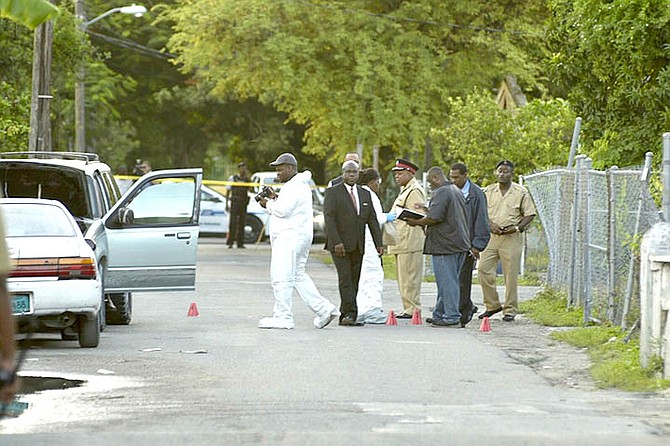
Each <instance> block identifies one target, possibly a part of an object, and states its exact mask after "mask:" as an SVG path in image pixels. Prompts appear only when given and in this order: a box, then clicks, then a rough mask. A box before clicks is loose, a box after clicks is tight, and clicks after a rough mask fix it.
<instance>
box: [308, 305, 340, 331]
mask: <svg viewBox="0 0 670 446" xmlns="http://www.w3.org/2000/svg"><path fill="white" fill-rule="evenodd" d="M339 315H340V312H339V311H337V308H335V305H333V306H332V307H331V308H330V310H329V311H328V313H325V314H324V315H322V316H319V315H318V314H317V315H316V317H315V318H314V326H315V327H316V328H324V327H325V326H326V325H328V324H330V323H331V322H332V321H333V319H335V318H336V317H338V316H339Z"/></svg>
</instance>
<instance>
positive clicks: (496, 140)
mask: <svg viewBox="0 0 670 446" xmlns="http://www.w3.org/2000/svg"><path fill="white" fill-rule="evenodd" d="M449 109H450V110H451V113H450V114H449V119H448V121H447V124H446V127H443V128H440V129H436V130H434V131H433V133H432V135H431V139H432V140H433V143H434V145H435V147H436V149H435V158H436V159H437V161H438V164H440V165H442V166H443V167H444V168H446V169H448V168H449V167H450V166H451V164H453V163H454V162H463V163H465V164H466V165H467V166H468V170H469V171H470V176H471V178H472V179H473V180H474V181H475V182H476V183H479V184H482V185H485V184H488V183H490V182H491V181H494V178H493V175H492V172H493V171H494V170H495V166H496V164H497V163H498V161H500V160H503V159H509V160H511V161H512V162H514V164H515V169H514V170H515V171H516V172H517V173H518V174H530V173H532V172H533V171H534V170H538V169H542V168H549V167H554V166H556V165H564V164H565V163H566V162H567V159H568V154H569V151H570V150H569V149H570V141H571V137H572V129H573V125H574V120H575V115H574V113H573V112H572V110H571V109H570V107H569V104H568V103H567V102H566V101H564V100H561V99H553V100H539V99H536V100H531V101H530V102H529V103H528V105H526V106H524V107H521V108H517V109H513V110H503V109H501V108H500V107H499V106H498V104H497V103H496V101H495V100H494V99H493V96H492V95H491V94H490V93H489V92H484V91H475V92H473V93H471V94H469V95H468V96H466V97H464V98H456V99H450V100H449Z"/></svg>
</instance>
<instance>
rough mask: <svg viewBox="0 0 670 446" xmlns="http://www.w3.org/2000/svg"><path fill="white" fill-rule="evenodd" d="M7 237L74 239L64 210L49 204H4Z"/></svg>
mask: <svg viewBox="0 0 670 446" xmlns="http://www.w3.org/2000/svg"><path fill="white" fill-rule="evenodd" d="M2 211H3V214H4V218H5V232H6V236H7V237H74V236H75V235H76V232H75V231H76V229H75V227H74V226H72V221H71V220H70V219H69V218H68V217H67V215H66V214H65V212H64V211H63V209H61V208H59V207H57V206H53V205H49V204H19V203H16V204H3V205H2Z"/></svg>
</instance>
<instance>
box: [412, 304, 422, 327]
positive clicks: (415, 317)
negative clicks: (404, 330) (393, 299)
mask: <svg viewBox="0 0 670 446" xmlns="http://www.w3.org/2000/svg"><path fill="white" fill-rule="evenodd" d="M412 325H421V311H419V309H418V308H415V309H414V314H412Z"/></svg>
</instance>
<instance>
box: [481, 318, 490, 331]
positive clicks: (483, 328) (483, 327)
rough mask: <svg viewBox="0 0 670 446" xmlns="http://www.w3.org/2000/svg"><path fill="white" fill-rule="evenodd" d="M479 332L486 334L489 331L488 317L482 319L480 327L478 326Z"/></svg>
mask: <svg viewBox="0 0 670 446" xmlns="http://www.w3.org/2000/svg"><path fill="white" fill-rule="evenodd" d="M479 331H481V332H482V333H488V332H490V331H491V322H490V321H489V318H488V316H487V317H485V318H484V319H482V325H480V326H479Z"/></svg>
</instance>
